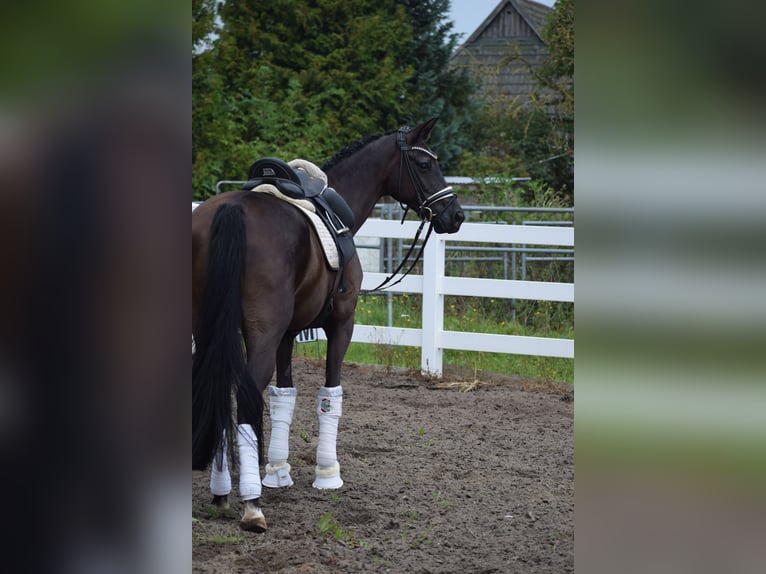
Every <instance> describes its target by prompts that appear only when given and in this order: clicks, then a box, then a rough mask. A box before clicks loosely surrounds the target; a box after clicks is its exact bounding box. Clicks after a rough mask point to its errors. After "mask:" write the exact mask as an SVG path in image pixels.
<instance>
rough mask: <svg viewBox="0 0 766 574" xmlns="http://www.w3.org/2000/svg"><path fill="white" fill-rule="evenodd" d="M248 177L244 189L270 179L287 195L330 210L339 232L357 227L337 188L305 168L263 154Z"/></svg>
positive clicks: (270, 181)
mask: <svg viewBox="0 0 766 574" xmlns="http://www.w3.org/2000/svg"><path fill="white" fill-rule="evenodd" d="M247 179H248V180H247V182H246V183H245V184H244V185H243V186H242V189H253V188H254V187H258V186H259V185H263V184H265V183H268V184H271V185H273V186H274V187H276V188H277V189H278V190H279V191H280V192H281V193H283V194H285V195H286V196H287V197H292V198H293V199H308V200H310V201H312V202H313V203H314V204H315V205H316V206H317V207H319V208H321V209H322V210H324V211H326V212H329V213H328V216H329V219H330V221H331V222H332V224H333V228H334V230H335V231H336V233H341V232H342V229H343V227H345V228H347V229H353V227H354V224H355V218H354V213H353V212H352V211H351V208H350V207H349V206H348V204H347V203H346V200H345V199H343V197H341V195H340V194H339V193H338V192H337V191H335V190H334V189H333V188H331V187H327V184H325V182H324V180H323V179H321V178H319V177H312V176H311V175H310V174H309V173H308V172H306V171H304V170H302V169H293V168H292V166H290V165H289V164H288V163H287V162H285V161H282V160H281V159H277V158H275V157H264V158H261V159H259V160H257V161H256V162H255V163H253V165H251V166H250V169H249V170H248V172H247ZM320 215H321V214H320ZM332 215H335V216H337V219H340V223H341V224H342V225H338V223H339V222H337V221H333V218H332Z"/></svg>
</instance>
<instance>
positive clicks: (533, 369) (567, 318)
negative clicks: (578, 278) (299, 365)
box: [296, 293, 574, 384]
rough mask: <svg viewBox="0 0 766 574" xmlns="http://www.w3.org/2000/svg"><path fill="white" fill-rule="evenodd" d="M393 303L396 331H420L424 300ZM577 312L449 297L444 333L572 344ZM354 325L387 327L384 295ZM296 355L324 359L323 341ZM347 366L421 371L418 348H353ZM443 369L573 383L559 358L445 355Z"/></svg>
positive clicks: (365, 306)
mask: <svg viewBox="0 0 766 574" xmlns="http://www.w3.org/2000/svg"><path fill="white" fill-rule="evenodd" d="M391 301H392V317H391V319H392V321H391V322H392V324H393V326H394V327H408V328H413V329H419V328H420V327H421V297H420V295H408V294H407V293H404V294H395V295H392V297H391ZM573 315H574V311H573V304H571V303H554V302H548V301H541V302H529V301H525V302H517V303H516V304H514V303H512V302H511V301H508V300H495V299H487V298H478V297H450V296H448V297H445V303H444V328H445V329H446V330H449V331H466V332H473V333H495V334H501V335H521V336H533V337H554V338H562V339H573V338H574V317H573ZM356 321H357V323H360V324H365V325H387V324H388V305H387V296H386V295H372V296H363V297H360V298H359V303H358V305H357V309H356ZM296 349H297V351H296V352H297V353H298V354H300V355H304V356H309V357H317V358H319V357H324V356H325V353H326V350H327V344H326V342H325V341H316V342H312V343H304V344H300V345H297V346H296ZM345 360H346V361H350V362H355V363H366V364H376V365H385V366H388V367H406V368H419V367H420V348H419V347H406V346H398V345H390V344H384V343H381V344H371V343H351V345H350V347H349V349H348V352H347V353H346V357H345ZM443 361H444V365H445V366H448V365H453V366H458V367H464V368H468V369H471V370H474V371H479V370H481V371H490V372H496V373H503V374H509V375H518V376H520V377H524V378H529V379H542V380H550V381H557V382H563V383H570V384H572V383H574V360H573V359H562V358H558V357H538V356H529V355H511V354H506V353H484V352H478V351H459V350H451V349H447V350H445V351H444V355H443Z"/></svg>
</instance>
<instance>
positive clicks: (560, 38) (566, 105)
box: [537, 0, 574, 201]
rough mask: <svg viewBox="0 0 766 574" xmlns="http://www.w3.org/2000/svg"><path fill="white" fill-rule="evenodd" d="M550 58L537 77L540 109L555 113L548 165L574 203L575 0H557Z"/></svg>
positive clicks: (550, 23) (549, 28) (547, 36)
mask: <svg viewBox="0 0 766 574" xmlns="http://www.w3.org/2000/svg"><path fill="white" fill-rule="evenodd" d="M543 36H544V37H545V41H546V43H547V44H548V50H549V54H550V56H549V58H548V61H547V62H546V63H545V64H544V65H543V66H542V68H541V69H540V71H539V73H538V74H537V79H538V84H539V85H540V87H541V88H542V92H541V93H542V94H544V96H543V97H542V98H541V99H540V102H539V105H540V107H545V109H546V110H551V109H552V110H553V117H552V120H551V130H550V132H549V134H548V137H549V140H550V149H551V151H552V152H553V154H552V156H551V159H550V160H549V161H550V162H551V163H550V165H549V166H548V170H549V172H550V179H551V180H552V181H553V182H554V186H555V187H556V189H559V190H561V191H562V192H564V194H565V195H567V196H568V198H569V200H570V201H573V200H574V0H557V2H556V5H555V7H554V10H553V12H552V13H551V14H550V16H549V17H548V24H547V26H546V28H545V32H544V34H543Z"/></svg>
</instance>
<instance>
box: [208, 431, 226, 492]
mask: <svg viewBox="0 0 766 574" xmlns="http://www.w3.org/2000/svg"><path fill="white" fill-rule="evenodd" d="M219 461H220V462H221V470H218V463H219ZM230 492H231V475H230V474H229V463H228V461H227V460H226V431H224V435H223V443H222V444H221V447H220V448H219V449H218V453H217V454H216V456H215V458H214V459H213V469H212V470H211V471H210V494H212V495H213V496H226V495H227V494H229V493H230Z"/></svg>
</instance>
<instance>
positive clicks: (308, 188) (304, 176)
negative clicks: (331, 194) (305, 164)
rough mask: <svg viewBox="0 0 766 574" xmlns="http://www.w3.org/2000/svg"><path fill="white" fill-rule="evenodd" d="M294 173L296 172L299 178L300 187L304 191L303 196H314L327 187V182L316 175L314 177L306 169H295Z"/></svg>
mask: <svg viewBox="0 0 766 574" xmlns="http://www.w3.org/2000/svg"><path fill="white" fill-rule="evenodd" d="M295 173H297V174H298V178H299V179H300V182H301V187H302V188H303V192H304V193H305V196H304V197H308V198H310V197H316V196H317V195H319V194H320V193H322V192H323V191H324V190H325V188H326V187H327V184H326V183H325V182H324V180H322V179H320V178H318V177H314V176H313V175H311V174H310V173H308V172H307V171H304V170H302V169H297V170H295Z"/></svg>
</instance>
